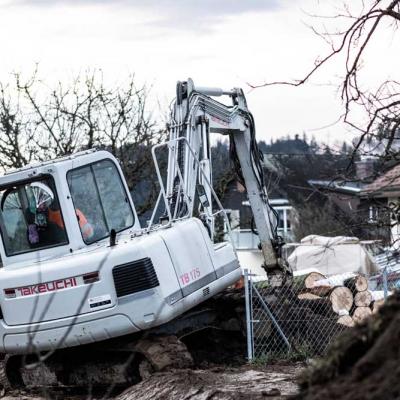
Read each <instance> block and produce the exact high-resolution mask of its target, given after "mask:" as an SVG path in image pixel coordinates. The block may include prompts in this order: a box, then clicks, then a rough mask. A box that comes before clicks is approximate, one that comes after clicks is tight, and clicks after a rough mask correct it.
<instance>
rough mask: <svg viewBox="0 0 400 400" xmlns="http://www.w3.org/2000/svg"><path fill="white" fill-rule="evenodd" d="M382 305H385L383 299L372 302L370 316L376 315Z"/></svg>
mask: <svg viewBox="0 0 400 400" xmlns="http://www.w3.org/2000/svg"><path fill="white" fill-rule="evenodd" d="M384 304H385V299H381V300H375V301H373V302H372V304H371V308H372V314H376V313H377V312H378V311H379V309H380V308H381V307H382V306H383V305H384Z"/></svg>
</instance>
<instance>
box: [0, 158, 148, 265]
mask: <svg viewBox="0 0 400 400" xmlns="http://www.w3.org/2000/svg"><path fill="white" fill-rule="evenodd" d="M99 156H100V157H99ZM0 196H1V200H0V230H1V238H2V244H3V246H2V253H3V254H2V259H3V260H5V264H6V265H12V264H14V263H16V262H19V261H20V260H24V261H28V260H29V259H30V258H31V259H38V258H39V259H40V258H42V257H48V256H53V255H54V256H56V255H57V256H58V255H61V253H64V254H68V253H70V252H71V251H75V250H79V249H80V248H83V247H85V246H90V245H91V244H94V243H97V242H99V241H102V240H104V239H107V238H108V237H109V235H110V232H111V231H112V230H114V231H115V232H117V233H120V232H123V231H127V230H129V229H132V228H135V229H140V226H139V225H138V221H137V218H136V214H135V209H134V206H133V204H132V201H131V199H130V196H129V192H128V188H127V187H126V183H125V180H124V179H123V176H122V175H121V171H120V169H119V166H118V164H117V163H116V162H115V160H114V159H113V157H112V156H111V155H110V154H109V153H107V152H92V151H88V152H83V153H78V154H77V155H74V156H71V157H67V158H64V159H60V160H58V161H57V162H56V163H52V164H47V163H44V164H39V165H36V166H32V167H29V168H24V169H22V170H19V171H17V172H14V173H10V174H8V175H5V176H4V177H2V178H0Z"/></svg>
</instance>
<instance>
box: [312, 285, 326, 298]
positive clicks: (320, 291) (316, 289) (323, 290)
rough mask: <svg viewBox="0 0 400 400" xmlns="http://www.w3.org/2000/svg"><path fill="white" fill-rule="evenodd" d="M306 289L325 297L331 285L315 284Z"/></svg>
mask: <svg viewBox="0 0 400 400" xmlns="http://www.w3.org/2000/svg"><path fill="white" fill-rule="evenodd" d="M307 290H308V291H309V292H310V293H312V294H314V295H316V296H318V297H325V296H327V295H328V294H329V293H330V292H331V290H332V286H316V287H313V288H311V289H307Z"/></svg>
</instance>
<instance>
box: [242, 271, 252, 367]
mask: <svg viewBox="0 0 400 400" xmlns="http://www.w3.org/2000/svg"><path fill="white" fill-rule="evenodd" d="M243 277H244V295H245V303H246V333H247V359H248V361H252V360H253V335H252V323H253V321H252V318H251V314H252V313H251V308H252V304H251V301H252V299H251V298H250V285H251V282H250V279H249V278H250V276H249V272H248V270H247V269H245V270H244V274H243Z"/></svg>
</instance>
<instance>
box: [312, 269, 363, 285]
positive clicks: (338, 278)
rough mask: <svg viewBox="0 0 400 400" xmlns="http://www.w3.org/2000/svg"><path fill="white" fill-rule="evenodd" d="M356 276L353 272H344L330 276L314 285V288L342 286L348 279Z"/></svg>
mask: <svg viewBox="0 0 400 400" xmlns="http://www.w3.org/2000/svg"><path fill="white" fill-rule="evenodd" d="M355 277H356V274H354V273H353V272H346V273H344V274H339V275H332V276H330V277H328V278H325V279H321V280H319V281H316V282H315V283H314V286H330V287H335V286H344V281H345V280H347V279H350V278H355Z"/></svg>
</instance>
